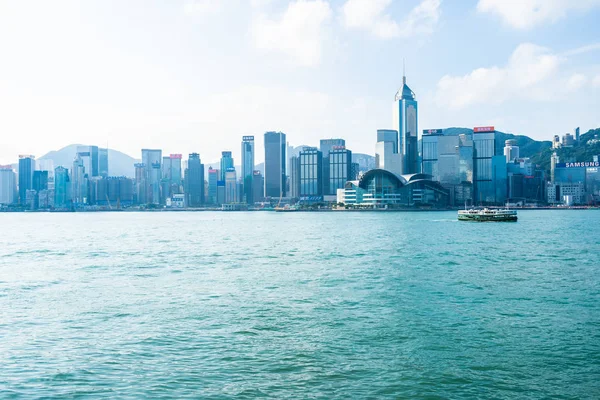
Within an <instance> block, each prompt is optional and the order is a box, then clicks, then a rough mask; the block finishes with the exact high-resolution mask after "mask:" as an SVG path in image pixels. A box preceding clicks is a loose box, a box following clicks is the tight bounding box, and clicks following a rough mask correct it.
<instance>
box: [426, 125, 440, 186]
mask: <svg viewBox="0 0 600 400" xmlns="http://www.w3.org/2000/svg"><path fill="white" fill-rule="evenodd" d="M442 135H443V130H442V129H426V130H424V131H423V136H422V139H421V172H422V173H424V174H427V175H431V176H432V177H433V179H434V180H438V175H439V174H438V139H439V137H440V136H442Z"/></svg>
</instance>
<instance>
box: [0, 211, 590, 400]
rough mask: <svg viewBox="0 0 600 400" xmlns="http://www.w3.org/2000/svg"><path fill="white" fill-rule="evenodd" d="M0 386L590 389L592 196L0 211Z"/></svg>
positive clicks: (40, 389) (226, 393)
mask: <svg viewBox="0 0 600 400" xmlns="http://www.w3.org/2000/svg"><path fill="white" fill-rule="evenodd" d="M0 227H2V232H3V233H2V235H1V237H0V398H2V399H4V398H8V399H10V398H80V397H83V398H85V397H90V398H111V399H112V398H141V399H142V398H206V399H228V398H232V399H233V398H236V399H253V398H257V397H267V398H277V399H282V398H322V399H334V398H336V399H338V398H339V399H347V398H357V399H362V398H373V399H379V398H455V399H458V398H486V399H487V398H495V399H509V398H536V399H538V398H563V399H570V398H573V399H575V398H600V211H597V210H587V211H585V210H584V211H574V210H564V211H520V212H519V221H518V222H516V223H469V222H466V223H465V222H458V221H457V220H456V212H412V213H411V212H406V213H403V212H394V213H391V212H390V213H385V212H324V213H304V212H297V213H272V212H271V213H269V212H250V213H244V212H232V213H226V212H147V213H136V212H121V213H118V212H114V213H72V214H69V213H14V214H10V213H4V214H0Z"/></svg>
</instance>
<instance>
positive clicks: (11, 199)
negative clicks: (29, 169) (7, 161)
mask: <svg viewBox="0 0 600 400" xmlns="http://www.w3.org/2000/svg"><path fill="white" fill-rule="evenodd" d="M16 201H17V178H16V175H15V171H14V170H13V168H12V166H10V165H0V205H8V204H13V203H15V202H16Z"/></svg>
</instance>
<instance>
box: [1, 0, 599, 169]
mask: <svg viewBox="0 0 600 400" xmlns="http://www.w3.org/2000/svg"><path fill="white" fill-rule="evenodd" d="M599 20H600V0H578V1H570V0H519V1H511V0H472V1H467V0H330V1H327V0H295V1H283V0H210V1H209V0H190V1H186V0H182V1H167V0H163V1H145V0H131V1H126V2H124V1H112V0H101V1H100V0H98V1H93V0H90V1H85V2H81V1H58V0H57V1H52V2H48V1H28V0H23V1H9V0H0V52H1V53H0V54H2V62H1V63H0V163H8V162H14V161H15V160H16V158H17V156H18V154H34V155H37V156H41V155H43V154H44V153H46V152H47V151H50V150H56V149H59V148H61V147H63V146H65V145H68V144H71V143H86V144H97V145H105V144H106V143H108V145H109V146H110V147H111V148H115V149H118V150H121V151H124V152H126V153H128V154H130V155H132V156H134V157H140V149H141V148H142V147H145V148H161V149H163V151H164V152H165V153H167V154H168V153H183V154H187V153H190V152H194V151H196V152H199V153H200V155H201V157H202V159H203V161H204V162H213V161H216V160H217V159H218V158H219V156H220V152H221V151H222V150H232V151H233V155H234V157H236V158H239V151H240V141H241V137H242V136H243V135H255V136H256V137H257V141H258V143H259V145H257V149H256V152H257V154H256V158H257V161H262V158H263V150H262V145H261V144H262V134H263V133H264V132H265V131H266V130H281V131H284V132H286V133H287V134H288V140H289V141H290V143H291V144H292V145H301V144H307V145H316V144H317V143H318V140H319V139H320V138H331V137H343V138H345V139H346V140H347V145H348V147H350V148H351V149H352V150H354V151H357V152H365V153H371V154H372V153H373V152H374V147H375V137H376V133H375V131H376V129H378V128H390V127H391V125H392V105H393V98H394V94H395V92H396V90H397V89H398V87H399V86H400V84H401V81H402V60H403V59H405V60H406V72H407V79H408V83H409V85H410V87H411V88H412V89H413V90H414V91H415V92H416V95H417V100H418V101H419V129H420V130H422V129H427V128H440V127H441V128H444V127H450V126H463V127H472V126H478V125H495V126H496V128H497V129H499V130H502V131H505V132H513V133H517V134H525V135H528V136H531V137H534V138H536V139H549V138H551V136H552V135H554V134H557V133H558V134H561V133H564V132H567V131H571V130H572V129H573V128H574V127H576V126H581V128H582V131H587V130H588V129H590V128H595V127H599V126H600V113H599V112H598V110H599V109H600V107H599V106H600V104H599V103H600V102H599V99H600V24H598V23H597V21H599Z"/></svg>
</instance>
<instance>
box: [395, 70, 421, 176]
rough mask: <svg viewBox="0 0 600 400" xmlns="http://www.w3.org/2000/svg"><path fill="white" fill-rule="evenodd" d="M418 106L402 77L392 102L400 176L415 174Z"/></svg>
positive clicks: (417, 152) (404, 77) (416, 168)
mask: <svg viewBox="0 0 600 400" xmlns="http://www.w3.org/2000/svg"><path fill="white" fill-rule="evenodd" d="M417 121H418V105H417V101H416V100H415V93H414V92H413V91H412V90H411V89H410V88H409V87H408V85H407V84H406V76H403V77H402V88H400V90H398V92H397V93H396V97H395V102H394V129H397V130H398V148H399V153H400V154H402V174H416V173H417V172H419V166H418V157H419V151H418V143H419V142H418V140H419V139H418V123H417Z"/></svg>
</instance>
